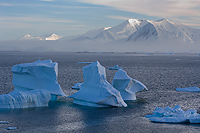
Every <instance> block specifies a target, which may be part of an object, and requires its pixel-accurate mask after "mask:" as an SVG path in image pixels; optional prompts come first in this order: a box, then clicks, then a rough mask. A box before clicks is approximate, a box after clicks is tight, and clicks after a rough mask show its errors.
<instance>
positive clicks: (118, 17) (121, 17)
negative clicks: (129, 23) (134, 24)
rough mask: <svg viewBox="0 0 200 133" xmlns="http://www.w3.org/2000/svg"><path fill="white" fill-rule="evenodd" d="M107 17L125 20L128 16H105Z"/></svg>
mask: <svg viewBox="0 0 200 133" xmlns="http://www.w3.org/2000/svg"><path fill="white" fill-rule="evenodd" d="M107 17H108V18H112V19H119V20H127V19H129V17H124V16H107Z"/></svg>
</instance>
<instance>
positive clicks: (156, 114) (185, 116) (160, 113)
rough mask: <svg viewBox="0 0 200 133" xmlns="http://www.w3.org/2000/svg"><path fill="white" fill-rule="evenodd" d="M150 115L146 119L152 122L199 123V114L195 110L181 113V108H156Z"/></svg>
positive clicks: (177, 106)
mask: <svg viewBox="0 0 200 133" xmlns="http://www.w3.org/2000/svg"><path fill="white" fill-rule="evenodd" d="M152 113H153V114H152V115H147V116H146V117H147V118H149V120H151V121H153V122H161V123H200V114H198V113H197V110H195V109H189V110H187V111H183V110H182V109H181V106H179V105H176V106H175V107H174V108H171V107H168V106H167V107H156V109H155V110H154V111H153V112H152Z"/></svg>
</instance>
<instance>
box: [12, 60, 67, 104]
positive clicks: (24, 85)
mask: <svg viewBox="0 0 200 133" xmlns="http://www.w3.org/2000/svg"><path fill="white" fill-rule="evenodd" d="M12 72H13V81H12V84H13V85H14V86H15V90H14V91H27V90H43V89H46V90H48V91H49V92H50V94H51V96H52V100H56V97H57V96H65V94H64V92H63V91H62V89H61V87H60V85H59V83H58V81H57V76H58V63H57V62H52V60H44V61H41V60H38V61H35V62H32V63H23V64H18V65H15V66H13V67H12Z"/></svg>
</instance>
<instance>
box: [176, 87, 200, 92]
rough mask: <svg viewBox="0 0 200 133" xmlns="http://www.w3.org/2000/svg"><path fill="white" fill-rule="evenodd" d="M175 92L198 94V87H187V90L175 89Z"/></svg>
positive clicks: (199, 90)
mask: <svg viewBox="0 0 200 133" xmlns="http://www.w3.org/2000/svg"><path fill="white" fill-rule="evenodd" d="M176 91H183V92H200V89H199V88H198V87H187V88H176Z"/></svg>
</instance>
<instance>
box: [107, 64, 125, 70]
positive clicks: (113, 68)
mask: <svg viewBox="0 0 200 133" xmlns="http://www.w3.org/2000/svg"><path fill="white" fill-rule="evenodd" d="M108 69H109V70H119V69H123V68H121V67H119V66H118V65H115V66H114V67H109V68H108Z"/></svg>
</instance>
